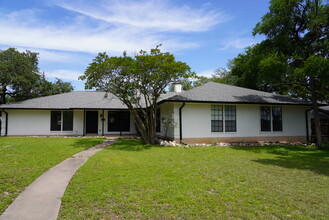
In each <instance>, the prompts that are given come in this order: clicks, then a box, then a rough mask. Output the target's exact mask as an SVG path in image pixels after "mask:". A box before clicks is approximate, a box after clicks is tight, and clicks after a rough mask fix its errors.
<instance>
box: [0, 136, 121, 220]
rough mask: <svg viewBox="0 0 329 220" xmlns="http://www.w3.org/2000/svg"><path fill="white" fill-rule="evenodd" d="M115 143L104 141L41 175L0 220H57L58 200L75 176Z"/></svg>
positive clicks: (59, 200) (112, 140)
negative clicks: (93, 156) (95, 156)
mask: <svg viewBox="0 0 329 220" xmlns="http://www.w3.org/2000/svg"><path fill="white" fill-rule="evenodd" d="M114 141H115V139H109V138H107V139H106V140H105V141H104V142H103V143H101V144H99V145H96V146H94V147H92V148H89V149H88V150H85V151H82V152H80V153H77V154H75V155H74V156H72V157H70V158H68V159H66V160H64V161H63V162H61V163H60V164H58V165H56V166H55V167H53V168H51V169H50V170H48V171H47V172H45V173H44V174H42V175H41V176H40V177H39V178H38V179H36V180H35V181H34V182H33V183H32V184H31V185H30V186H28V187H27V188H26V189H25V191H24V192H23V193H21V194H20V195H19V196H18V197H17V198H16V199H15V200H14V202H13V203H12V204H11V205H10V206H9V207H8V208H7V209H6V211H5V212H4V213H3V214H2V215H1V216H0V220H7V219H9V220H10V219H15V220H20V219H26V220H30V219H31V220H32V219H33V220H38V219H40V220H48V219H49V220H53V219H56V218H57V216H58V213H59V209H60V206H61V198H62V196H63V195H64V192H65V189H66V187H67V185H68V184H69V182H70V180H71V178H72V176H73V175H74V173H75V172H76V171H77V169H79V167H80V166H82V165H83V164H84V163H85V162H86V161H87V160H88V159H89V157H91V156H92V155H94V154H95V153H96V152H98V151H100V150H101V149H103V148H104V147H106V146H108V145H110V144H112V143H113V142H114ZM27 175H28V174H27Z"/></svg>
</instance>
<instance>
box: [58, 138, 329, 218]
mask: <svg viewBox="0 0 329 220" xmlns="http://www.w3.org/2000/svg"><path fill="white" fill-rule="evenodd" d="M62 201H63V203H62V207H61V212H60V216H59V219H112V218H119V219H122V218H124V219H218V218H223V219H254V218H256V219H329V152H328V151H321V150H316V149H311V148H306V147H300V146H264V147H261V146H257V147H204V148H202V147H198V148H187V149H186V148H174V147H160V146H146V145H141V144H140V143H139V142H138V141H136V140H118V141H117V143H115V144H113V145H112V146H109V147H107V148H106V149H104V150H102V151H100V152H99V153H97V154H96V155H94V156H93V157H92V158H90V159H89V160H88V161H87V163H86V164H85V165H84V166H82V167H81V168H80V169H79V170H78V172H77V173H76V174H75V176H74V177H73V179H72V181H71V182H70V185H69V187H68V189H67V190H66V192H65V195H64V197H63V199H62Z"/></svg>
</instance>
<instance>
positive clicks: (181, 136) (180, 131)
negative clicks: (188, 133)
mask: <svg viewBox="0 0 329 220" xmlns="http://www.w3.org/2000/svg"><path fill="white" fill-rule="evenodd" d="M184 106H185V102H183V105H182V106H181V107H180V108H179V142H180V143H182V141H183V123H182V109H183V108H184Z"/></svg>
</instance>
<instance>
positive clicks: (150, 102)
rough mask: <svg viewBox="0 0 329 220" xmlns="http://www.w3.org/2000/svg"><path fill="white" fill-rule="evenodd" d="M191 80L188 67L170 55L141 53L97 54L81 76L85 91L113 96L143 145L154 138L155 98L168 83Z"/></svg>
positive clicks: (158, 52)
mask: <svg viewBox="0 0 329 220" xmlns="http://www.w3.org/2000/svg"><path fill="white" fill-rule="evenodd" d="M192 76H194V73H192V72H191V71H190V67H189V66H188V65H187V64H186V63H183V62H180V61H176V60H175V57H174V55H172V54H170V53H168V52H166V53H163V52H161V51H160V49H159V46H157V47H156V48H154V49H151V50H150V52H149V53H148V52H146V51H143V50H141V51H140V52H139V53H137V54H136V55H135V56H134V57H130V56H127V53H126V52H124V53H123V56H120V57H116V56H114V57H109V56H108V55H107V54H106V53H99V54H98V56H97V57H96V58H95V59H94V60H93V62H92V63H91V64H89V66H88V68H87V69H86V71H85V73H84V75H83V76H81V77H80V79H83V80H84V79H85V80H87V81H86V88H88V89H92V88H96V89H100V90H103V91H107V92H111V93H113V94H114V95H115V96H117V97H118V98H119V99H120V100H121V101H122V102H123V103H124V104H125V105H126V106H127V107H128V109H129V110H130V112H131V114H132V115H133V117H134V119H135V123H136V126H137V129H138V130H139V132H140V134H141V136H142V138H143V140H144V141H145V143H147V144H154V142H155V137H156V109H157V103H158V101H159V97H160V95H161V94H162V93H164V92H165V89H166V87H168V86H169V85H170V84H171V83H174V82H177V81H180V80H183V79H186V78H189V77H192Z"/></svg>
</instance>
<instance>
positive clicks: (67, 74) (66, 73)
mask: <svg viewBox="0 0 329 220" xmlns="http://www.w3.org/2000/svg"><path fill="white" fill-rule="evenodd" d="M45 75H46V78H49V77H50V78H59V79H62V80H75V81H77V80H79V79H78V78H79V76H81V75H82V73H81V72H80V71H74V70H61V69H60V70H54V71H47V72H45Z"/></svg>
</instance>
